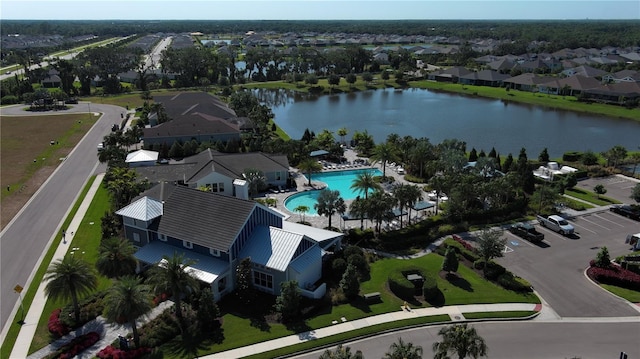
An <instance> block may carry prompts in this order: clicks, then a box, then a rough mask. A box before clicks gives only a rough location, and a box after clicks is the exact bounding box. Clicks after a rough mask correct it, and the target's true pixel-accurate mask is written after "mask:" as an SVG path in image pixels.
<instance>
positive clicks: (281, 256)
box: [240, 226, 310, 272]
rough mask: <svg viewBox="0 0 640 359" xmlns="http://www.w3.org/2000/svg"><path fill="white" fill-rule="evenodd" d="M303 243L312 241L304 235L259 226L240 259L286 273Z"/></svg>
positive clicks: (241, 253)
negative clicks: (248, 258) (248, 259)
mask: <svg viewBox="0 0 640 359" xmlns="http://www.w3.org/2000/svg"><path fill="white" fill-rule="evenodd" d="M302 241H310V239H308V238H306V237H305V236H304V235H303V234H299V233H295V232H289V231H285V230H283V229H280V228H276V227H267V226H258V227H256V228H255V229H254V230H253V233H252V234H251V238H250V239H249V241H248V242H247V244H246V245H245V246H244V248H243V249H242V251H241V252H240V258H247V257H250V258H251V262H253V263H256V264H261V265H263V266H265V267H267V268H271V269H275V270H278V271H281V272H284V271H285V270H286V269H287V267H288V266H289V263H291V261H292V260H293V259H294V255H295V253H296V251H297V250H298V247H299V246H300V244H301V243H302Z"/></svg>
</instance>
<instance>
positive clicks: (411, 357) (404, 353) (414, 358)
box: [384, 338, 422, 359]
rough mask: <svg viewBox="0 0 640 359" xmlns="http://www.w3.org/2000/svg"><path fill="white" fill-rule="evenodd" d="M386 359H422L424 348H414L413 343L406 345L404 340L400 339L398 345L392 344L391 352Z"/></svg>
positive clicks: (386, 355) (385, 356)
mask: <svg viewBox="0 0 640 359" xmlns="http://www.w3.org/2000/svg"><path fill="white" fill-rule="evenodd" d="M384 358H385V359H421V358H422V347H421V346H419V345H418V346H414V345H413V343H405V342H404V341H403V340H402V338H398V341H397V342H396V343H393V344H391V346H390V347H389V351H388V352H387V353H386V354H385V355H384Z"/></svg>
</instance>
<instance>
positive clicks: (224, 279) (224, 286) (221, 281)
mask: <svg viewBox="0 0 640 359" xmlns="http://www.w3.org/2000/svg"><path fill="white" fill-rule="evenodd" d="M225 289H227V277H222V278H220V279H219V280H218V293H222V292H224V290H225Z"/></svg>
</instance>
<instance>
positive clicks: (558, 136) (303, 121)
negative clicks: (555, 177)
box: [256, 89, 640, 158]
mask: <svg viewBox="0 0 640 359" xmlns="http://www.w3.org/2000/svg"><path fill="white" fill-rule="evenodd" d="M256 94H257V95H258V96H259V97H260V98H261V100H263V101H265V102H266V103H267V104H269V105H270V106H271V107H272V109H273V112H274V114H275V121H276V123H277V124H278V125H279V126H280V127H282V129H283V130H284V131H286V132H287V133H288V134H289V136H291V137H292V138H298V139H299V138H301V137H302V134H303V133H304V131H305V129H307V128H309V129H310V130H312V131H314V132H316V133H319V132H321V131H322V130H323V129H328V130H330V131H333V132H334V134H335V132H336V131H337V130H338V129H340V128H342V127H346V128H347V130H348V131H349V135H348V136H347V138H350V137H351V135H352V134H353V132H354V131H364V130H365V129H366V130H367V131H368V132H369V133H370V134H371V135H373V137H374V139H375V141H376V142H382V141H384V140H385V139H386V137H387V135H388V134H390V133H397V134H398V135H400V136H405V135H410V136H413V137H426V138H429V140H430V141H431V142H432V143H434V144H436V143H440V142H442V140H445V139H450V138H457V139H460V140H463V141H466V142H467V148H468V149H471V148H472V147H475V148H476V149H477V150H478V151H480V150H481V149H484V150H485V152H489V151H490V150H491V148H492V147H495V148H496V150H497V151H498V152H499V153H501V154H503V155H507V154H508V153H512V154H513V155H514V156H517V154H518V153H519V151H520V148H522V147H524V148H526V149H527V154H528V155H529V157H530V158H533V157H537V155H538V154H539V153H540V151H542V149H543V148H545V147H547V148H548V151H549V154H550V155H551V156H552V157H558V156H562V154H563V153H564V152H567V151H587V150H591V151H594V152H602V151H606V150H608V149H610V148H611V147H613V146H615V145H622V146H624V147H626V148H627V149H628V150H637V149H638V146H640V122H635V121H631V120H621V119H615V118H607V117H603V116H596V115H586V114H578V113H573V112H569V111H558V110H551V109H546V108H541V107H535V106H529V105H521V104H516V103H507V102H503V101H501V100H492V99H481V98H473V97H466V96H462V95H456V94H446V93H438V92H433V91H429V90H421V89H407V90H393V89H386V90H377V91H374V90H371V91H363V92H356V93H348V94H345V93H343V94H337V95H321V96H313V95H306V94H291V93H290V92H286V91H284V90H279V91H273V90H260V91H256ZM336 138H338V136H337V135H336Z"/></svg>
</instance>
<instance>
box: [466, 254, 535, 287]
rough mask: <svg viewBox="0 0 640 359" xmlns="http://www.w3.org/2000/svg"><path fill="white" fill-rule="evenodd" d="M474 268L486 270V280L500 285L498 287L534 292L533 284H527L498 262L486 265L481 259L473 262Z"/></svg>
mask: <svg viewBox="0 0 640 359" xmlns="http://www.w3.org/2000/svg"><path fill="white" fill-rule="evenodd" d="M485 265H486V270H485ZM473 267H474V268H476V269H482V270H484V273H485V278H486V279H488V280H490V281H494V282H496V283H498V285H500V286H501V287H503V288H504V289H507V290H513V291H516V292H525V293H528V292H532V291H533V288H532V287H531V283H529V282H527V281H526V280H524V279H523V278H520V277H518V276H516V275H514V274H513V273H511V272H509V271H508V270H507V269H506V268H505V267H503V266H501V265H500V264H498V263H496V262H493V261H489V263H486V264H485V261H484V260H482V259H479V260H477V261H475V262H473Z"/></svg>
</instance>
